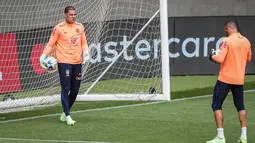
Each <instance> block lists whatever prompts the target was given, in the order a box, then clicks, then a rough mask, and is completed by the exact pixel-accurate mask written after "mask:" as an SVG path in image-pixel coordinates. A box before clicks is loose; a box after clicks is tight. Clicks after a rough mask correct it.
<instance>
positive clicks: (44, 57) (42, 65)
mask: <svg viewBox="0 0 255 143" xmlns="http://www.w3.org/2000/svg"><path fill="white" fill-rule="evenodd" d="M45 59H46V56H45V55H41V57H40V60H39V61H40V65H41V67H42V68H43V69H44V70H46V66H45V64H46V61H45Z"/></svg>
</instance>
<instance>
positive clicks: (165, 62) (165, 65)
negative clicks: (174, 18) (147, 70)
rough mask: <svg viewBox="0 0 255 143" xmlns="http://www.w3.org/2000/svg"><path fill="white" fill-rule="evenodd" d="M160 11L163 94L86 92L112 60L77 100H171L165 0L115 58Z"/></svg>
mask: <svg viewBox="0 0 255 143" xmlns="http://www.w3.org/2000/svg"><path fill="white" fill-rule="evenodd" d="M159 13H160V29H164V30H161V31H160V34H161V50H162V58H161V60H162V88H163V94H157V93H156V94H149V93H137V94H117V95H116V94H88V93H89V92H90V90H91V89H92V88H93V87H94V86H95V85H96V84H97V82H98V81H99V80H100V79H101V78H102V77H103V75H104V74H105V73H106V72H107V71H108V70H109V69H110V67H111V66H112V65H113V64H114V63H115V61H116V60H115V61H113V62H112V63H111V64H109V65H108V67H107V68H106V69H105V71H104V72H103V73H102V74H101V75H100V76H99V77H98V78H97V79H96V80H95V81H94V82H93V84H92V85H91V86H90V87H89V89H88V90H87V91H86V92H85V93H84V94H80V95H78V96H77V99H76V100H77V101H104V100H167V101H170V100H171V93H170V65H169V54H168V53H169V48H168V47H169V46H168V9H167V0H160V8H159V10H158V11H157V12H156V13H155V14H154V15H153V16H152V17H151V18H150V19H149V21H148V22H147V23H146V24H145V25H144V26H143V28H142V29H141V30H140V31H139V32H138V33H137V34H136V36H134V38H133V39H132V40H131V41H130V42H129V43H128V44H127V45H125V47H124V48H123V50H122V51H121V52H120V53H119V55H118V56H117V59H118V58H119V57H120V56H121V55H122V54H123V52H124V51H125V50H126V49H127V48H128V47H129V46H130V44H131V43H132V42H133V41H134V40H135V39H136V38H137V37H138V36H139V34H140V33H141V32H142V31H143V30H144V29H145V28H146V27H147V25H148V24H149V23H150V22H151V21H152V20H153V19H154V18H155V17H156V16H157V15H158V14H159Z"/></svg>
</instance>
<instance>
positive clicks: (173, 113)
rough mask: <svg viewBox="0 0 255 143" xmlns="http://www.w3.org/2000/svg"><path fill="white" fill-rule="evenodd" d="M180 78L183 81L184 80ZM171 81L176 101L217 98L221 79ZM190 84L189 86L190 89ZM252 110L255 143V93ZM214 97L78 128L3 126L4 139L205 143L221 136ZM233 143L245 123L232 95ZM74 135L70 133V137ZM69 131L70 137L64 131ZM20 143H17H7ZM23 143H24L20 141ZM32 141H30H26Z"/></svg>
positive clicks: (41, 123)
mask: <svg viewBox="0 0 255 143" xmlns="http://www.w3.org/2000/svg"><path fill="white" fill-rule="evenodd" d="M178 78H179V79H178ZM178 78H177V77H173V78H172V79H171V90H172V93H171V95H172V99H176V98H182V97H192V96H199V95H205V94H211V93H212V89H213V86H214V84H215V82H216V79H217V78H216V77H215V76H202V77H195V76H184V77H178ZM254 79H255V78H254V76H247V77H246V80H245V81H246V83H245V89H246V90H248V89H254V88H255V83H254V82H253V81H255V80H254ZM187 83H189V84H187ZM245 95H246V96H245V104H246V108H247V109H248V123H249V125H248V141H249V142H255V138H254V137H255V124H254V123H253V121H254V120H255V112H254V111H255V110H254V109H255V106H254V104H255V103H254V99H255V94H254V93H246V94H245ZM136 103H143V101H117V102H116V101H107V102H77V103H75V105H74V108H73V110H72V111H77V110H86V109H94V108H103V107H111V106H120V105H129V104H136ZM210 105H211V98H210V97H209V98H203V99H193V100H186V101H178V102H166V103H160V104H156V105H147V106H142V107H131V108H123V109H111V110H105V111H95V112H85V113H74V114H73V118H74V119H75V120H77V124H76V125H75V127H67V126H65V125H64V124H63V123H60V122H59V120H58V118H59V116H52V117H45V118H40V119H34V120H27V121H19V122H13V123H5V124H1V130H2V131H1V133H0V138H33V139H46V140H87V141H88V140H92V141H105V142H106V141H113V142H124V143H130V142H137V143H145V142H153V143H157V142H158V143H165V142H166V143H167V142H168V143H171V142H173V143H192V142H205V141H206V140H210V139H212V138H213V137H214V136H215V134H216V127H215V123H214V118H213V114H212V110H211V107H210ZM61 110H62V109H61V105H57V106H52V107H43V108H38V109H35V110H32V111H23V112H16V113H8V114H0V120H2V121H3V120H9V119H18V118H23V117H30V116H36V115H45V114H53V113H60V111H61ZM223 112H224V115H225V120H224V121H225V136H226V138H227V142H236V141H237V139H238V137H239V136H240V127H239V121H238V119H237V113H236V110H235V107H234V106H233V101H232V96H228V97H227V100H226V101H225V103H224V106H223ZM66 130H68V132H65V131H66ZM63 131H64V132H63ZM2 142H6V143H11V142H17V141H3V140H0V143H2ZM18 142H21V143H22V141H18ZM24 142H26V141H24Z"/></svg>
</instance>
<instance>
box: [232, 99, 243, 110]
mask: <svg viewBox="0 0 255 143" xmlns="http://www.w3.org/2000/svg"><path fill="white" fill-rule="evenodd" d="M234 104H235V107H236V110H237V111H238V112H239V111H242V110H245V108H244V103H242V102H238V101H237V102H235V103H234Z"/></svg>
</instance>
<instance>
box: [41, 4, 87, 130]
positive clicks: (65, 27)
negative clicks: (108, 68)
mask: <svg viewBox="0 0 255 143" xmlns="http://www.w3.org/2000/svg"><path fill="white" fill-rule="evenodd" d="M64 15H65V20H64V21H63V22H60V23H59V24H58V25H56V26H55V27H54V29H53V31H52V34H51V37H50V40H49V42H48V44H47V45H46V47H45V49H44V51H43V54H42V55H41V57H40V64H41V66H42V67H43V68H44V69H45V66H44V65H45V59H46V57H47V56H48V55H49V54H50V52H51V50H52V49H53V46H55V45H56V57H57V61H58V72H59V77H60V84H61V103H62V107H63V110H64V112H63V113H62V114H61V116H60V121H63V122H66V123H67V125H74V124H75V122H76V121H74V120H73V119H72V118H71V116H70V109H71V107H72V105H73V103H74V102H75V100H76V97H77V94H78V92H79V88H80V84H81V67H82V61H83V62H87V61H88V60H89V55H88V44H87V41H86V35H85V32H84V26H83V25H82V24H81V23H78V22H76V20H75V18H76V11H75V8H74V7H72V6H67V7H66V8H65V10H64Z"/></svg>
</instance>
